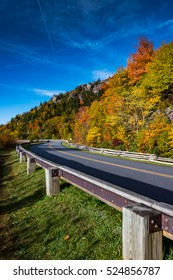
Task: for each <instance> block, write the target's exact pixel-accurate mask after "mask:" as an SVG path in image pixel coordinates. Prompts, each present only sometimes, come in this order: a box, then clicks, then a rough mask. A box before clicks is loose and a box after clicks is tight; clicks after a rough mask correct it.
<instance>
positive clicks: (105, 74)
mask: <svg viewBox="0 0 173 280" xmlns="http://www.w3.org/2000/svg"><path fill="white" fill-rule="evenodd" d="M112 75H113V73H112V72H110V71H108V70H106V69H104V70H94V71H93V72H92V77H93V79H94V80H98V79H100V80H105V79H107V78H109V77H111V76H112Z"/></svg>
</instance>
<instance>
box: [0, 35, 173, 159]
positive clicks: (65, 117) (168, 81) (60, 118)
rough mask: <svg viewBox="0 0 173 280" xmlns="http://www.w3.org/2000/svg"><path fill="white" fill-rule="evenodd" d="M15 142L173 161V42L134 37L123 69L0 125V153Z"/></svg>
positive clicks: (61, 95) (55, 97) (120, 68)
mask: <svg viewBox="0 0 173 280" xmlns="http://www.w3.org/2000/svg"><path fill="white" fill-rule="evenodd" d="M16 139H29V140H31V141H33V140H37V139H67V140H71V141H73V142H75V143H80V144H85V145H88V146H95V147H105V148H113V149H121V150H128V151H137V152H148V153H154V154H156V155H159V156H164V157H173V42H170V43H163V44H162V45H161V46H160V47H159V48H157V49H154V46H153V42H152V41H149V40H148V39H147V38H145V37H141V38H139V40H138V42H137V45H136V48H135V49H134V53H133V54H131V55H130V57H129V58H128V61H127V66H126V67H119V69H118V70H117V71H116V73H115V74H114V75H113V76H112V77H110V78H109V79H107V80H104V81H100V80H98V81H96V82H92V83H89V84H86V85H81V86H79V87H77V88H76V89H74V90H73V91H70V92H66V93H64V94H60V95H58V96H54V97H53V98H52V99H51V100H50V101H48V102H45V103H43V104H40V105H39V106H38V107H35V108H32V109H31V110H30V111H29V112H26V113H24V114H21V115H17V116H16V117H14V118H12V119H11V121H10V122H9V123H7V124H6V125H1V126H0V148H2V147H8V146H10V145H11V144H12V143H15V141H16Z"/></svg>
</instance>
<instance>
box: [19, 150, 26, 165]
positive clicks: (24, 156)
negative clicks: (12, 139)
mask: <svg viewBox="0 0 173 280" xmlns="http://www.w3.org/2000/svg"><path fill="white" fill-rule="evenodd" d="M24 161H26V155H25V153H24V152H23V151H20V163H22V162H24Z"/></svg>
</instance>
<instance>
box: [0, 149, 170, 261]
mask: <svg viewBox="0 0 173 280" xmlns="http://www.w3.org/2000/svg"><path fill="white" fill-rule="evenodd" d="M0 158H1V161H0V164H1V166H0V172H1V176H0V178H1V182H0V213H1V217H0V243H1V247H0V259H23V260H27V259H31V260H40V259H42V260H53V259H54V260H56V259H59V260H61V259H71V260H78V259H82V260H88V259H92V260H101V259H107V260H109V259H112V260H113V259H122V236H121V225H122V224H121V223H122V221H121V216H122V215H121V213H120V212H118V211H116V210H115V209H113V208H111V207H109V206H108V205H106V204H104V203H102V202H100V201H98V200H97V199H95V198H93V197H91V196H90V195H88V194H86V193H84V192H83V191H81V190H79V189H77V188H76V187H74V186H71V185H69V184H67V183H65V182H61V193H60V194H59V195H57V196H55V197H47V196H46V193H45V178H44V170H43V169H41V168H39V167H37V168H36V172H34V173H33V174H31V175H29V176H27V175H26V163H22V164H19V158H18V156H17V154H16V152H15V151H9V152H3V153H1V154H0ZM164 258H165V259H173V242H172V241H170V240H168V239H164Z"/></svg>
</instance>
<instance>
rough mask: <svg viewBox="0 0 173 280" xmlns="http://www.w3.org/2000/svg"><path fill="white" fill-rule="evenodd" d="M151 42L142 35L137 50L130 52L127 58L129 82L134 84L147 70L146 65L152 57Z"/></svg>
mask: <svg viewBox="0 0 173 280" xmlns="http://www.w3.org/2000/svg"><path fill="white" fill-rule="evenodd" d="M153 53H154V50H153V43H152V41H148V39H146V38H144V37H142V38H140V39H139V42H138V46H137V52H136V53H134V54H132V55H131V57H130V58H129V60H128V66H127V69H128V77H129V78H130V81H131V84H136V83H137V82H138V81H139V80H140V79H141V77H142V76H143V75H144V74H145V73H146V72H147V65H148V63H149V62H151V60H152V57H153Z"/></svg>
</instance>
